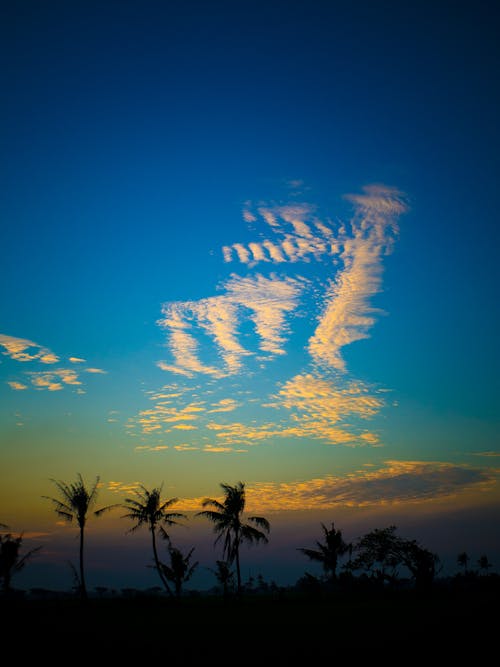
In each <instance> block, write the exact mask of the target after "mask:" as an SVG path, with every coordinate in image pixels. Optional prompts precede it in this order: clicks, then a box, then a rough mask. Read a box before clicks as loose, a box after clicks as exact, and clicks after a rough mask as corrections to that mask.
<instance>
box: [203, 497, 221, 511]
mask: <svg viewBox="0 0 500 667" xmlns="http://www.w3.org/2000/svg"><path fill="white" fill-rule="evenodd" d="M210 505H211V506H212V507H215V509H217V510H219V512H224V511H225V509H226V508H225V507H224V505H223V504H222V503H220V502H219V501H218V500H216V499H215V498H205V499H204V500H203V501H202V503H201V506H202V507H208V506H210ZM198 514H201V512H198Z"/></svg>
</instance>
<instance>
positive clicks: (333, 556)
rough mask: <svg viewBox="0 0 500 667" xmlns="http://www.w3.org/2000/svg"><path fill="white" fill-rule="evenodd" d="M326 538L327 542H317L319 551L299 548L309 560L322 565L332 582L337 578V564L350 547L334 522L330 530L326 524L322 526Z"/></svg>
mask: <svg viewBox="0 0 500 667" xmlns="http://www.w3.org/2000/svg"><path fill="white" fill-rule="evenodd" d="M321 527H322V528H323V533H324V536H325V542H324V544H322V543H321V542H316V545H317V547H318V548H317V549H306V548H303V547H301V548H299V549H298V551H301V552H302V553H303V554H305V555H306V556H307V557H308V558H310V559H311V560H313V561H316V562H317V563H321V565H322V566H323V570H324V572H325V575H326V577H327V578H328V579H330V581H335V579H336V578H337V564H338V559H339V557H340V556H343V555H344V554H345V553H346V552H347V551H349V548H350V545H348V544H346V543H345V542H344V540H343V538H342V531H341V530H336V529H335V524H334V523H333V522H332V527H331V528H330V529H328V528H327V527H326V526H325V524H324V523H322V524H321Z"/></svg>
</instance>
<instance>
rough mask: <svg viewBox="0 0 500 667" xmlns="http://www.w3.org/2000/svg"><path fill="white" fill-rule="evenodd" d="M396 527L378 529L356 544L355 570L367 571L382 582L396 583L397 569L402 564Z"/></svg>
mask: <svg viewBox="0 0 500 667" xmlns="http://www.w3.org/2000/svg"><path fill="white" fill-rule="evenodd" d="M395 532H396V526H389V527H388V528H376V529H375V530H373V531H371V532H370V533H367V534H366V535H364V536H363V537H362V538H361V539H360V540H359V541H358V542H357V544H356V546H355V551H356V552H357V554H358V555H357V557H356V558H355V560H354V561H353V563H352V569H353V570H359V569H362V570H366V571H367V572H371V573H373V574H375V576H376V577H377V579H379V580H380V581H388V582H389V583H394V581H395V580H396V576H397V567H398V565H399V564H400V563H401V553H400V544H399V538H398V537H397V536H396V535H395Z"/></svg>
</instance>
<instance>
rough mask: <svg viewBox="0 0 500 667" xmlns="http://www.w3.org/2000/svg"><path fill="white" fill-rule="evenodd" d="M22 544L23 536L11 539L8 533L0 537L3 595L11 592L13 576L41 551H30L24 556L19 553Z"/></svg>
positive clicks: (0, 574)
mask: <svg viewBox="0 0 500 667" xmlns="http://www.w3.org/2000/svg"><path fill="white" fill-rule="evenodd" d="M22 543H23V536H22V535H19V537H13V535H11V534H10V533H7V534H5V535H0V582H1V584H2V589H3V592H4V593H9V591H10V590H11V580H12V577H13V576H14V574H16V573H17V572H20V571H21V570H22V569H23V568H24V566H25V565H26V563H27V562H28V560H29V559H30V558H31V557H32V556H33V554H35V553H36V552H37V551H39V550H40V549H41V547H36V548H35V549H31V550H30V551H28V552H27V553H26V554H24V556H21V555H20V553H19V551H20V549H21V545H22Z"/></svg>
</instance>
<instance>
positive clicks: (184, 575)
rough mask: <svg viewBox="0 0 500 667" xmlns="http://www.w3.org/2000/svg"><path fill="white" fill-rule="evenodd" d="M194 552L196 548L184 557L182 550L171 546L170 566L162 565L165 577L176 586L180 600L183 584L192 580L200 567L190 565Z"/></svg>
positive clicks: (169, 548)
mask: <svg viewBox="0 0 500 667" xmlns="http://www.w3.org/2000/svg"><path fill="white" fill-rule="evenodd" d="M193 551H194V547H193V548H192V549H191V551H190V552H189V553H188V554H187V555H186V556H184V554H183V553H182V551H181V550H180V549H178V548H177V547H174V546H172V545H171V544H169V546H168V553H169V556H170V565H165V564H164V563H160V567H161V570H162V572H163V574H164V576H165V577H166V579H167V580H168V581H171V582H172V584H173V585H174V589H175V596H176V598H177V599H178V600H179V599H180V597H181V592H182V584H184V583H185V582H187V581H189V580H190V579H191V577H192V576H193V573H194V571H195V570H196V568H197V567H198V562H196V563H193V564H192V565H191V563H190V561H191V556H192V555H193Z"/></svg>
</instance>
